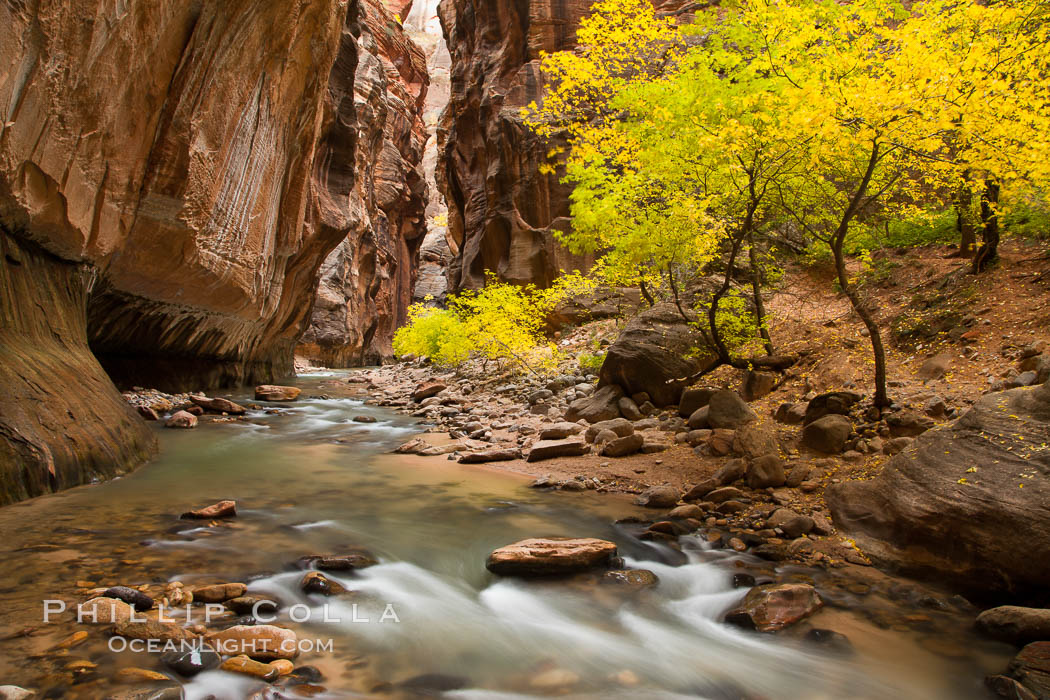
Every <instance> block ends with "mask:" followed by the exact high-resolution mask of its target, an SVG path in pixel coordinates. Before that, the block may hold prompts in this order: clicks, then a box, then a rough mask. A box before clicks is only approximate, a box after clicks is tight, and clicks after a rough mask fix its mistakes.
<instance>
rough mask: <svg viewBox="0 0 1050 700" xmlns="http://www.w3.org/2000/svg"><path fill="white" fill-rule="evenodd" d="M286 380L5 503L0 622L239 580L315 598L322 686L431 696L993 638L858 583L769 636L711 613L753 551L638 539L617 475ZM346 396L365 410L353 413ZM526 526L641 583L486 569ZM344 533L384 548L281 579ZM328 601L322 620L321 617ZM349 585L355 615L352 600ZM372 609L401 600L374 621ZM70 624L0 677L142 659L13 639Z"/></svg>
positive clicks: (859, 685) (257, 589)
mask: <svg viewBox="0 0 1050 700" xmlns="http://www.w3.org/2000/svg"><path fill="white" fill-rule="evenodd" d="M298 383H299V384H300V385H301V386H303V388H304V393H303V398H302V399H301V400H300V401H299V402H297V403H296V404H290V405H288V406H287V407H285V408H282V413H281V414H279V415H270V414H267V413H265V412H262V411H254V412H252V414H251V415H250V418H249V420H248V421H244V422H231V423H223V424H208V423H202V425H201V426H200V427H199V428H198V429H196V430H192V431H169V430H160V429H158V432H159V434H160V438H161V445H162V451H161V455H160V457H159V458H158V459H157V460H155V461H154V462H153V463H151V464H149V465H147V466H146V467H144V468H142V469H140V470H138V471H137V472H135V473H133V474H131V475H129V476H127V477H124V478H122V479H118V480H115V481H112V482H109V483H106V484H101V485H97V486H89V487H83V488H79V489H73V490H71V491H67V492H64V493H60V494H56V495H54V496H48V497H44V498H40V499H35V500H34V501H30V502H27V503H23V504H18V505H15V506H11V507H8V508H4V509H0V528H2V531H3V532H4V533H5V535H6V537H5V542H4V550H5V551H4V562H5V564H6V566H5V567H4V570H3V571H2V573H0V595H2V601H3V604H2V605H0V625H2V627H3V630H2V631H3V632H9V631H11V630H17V629H22V628H23V627H26V626H30V625H37V626H38V627H39V626H40V625H39V618H40V608H41V602H40V601H41V599H42V597H59V598H66V599H68V600H70V601H71V602H72V601H73V600H75V595H74V593H75V585H76V584H75V582H76V581H78V580H82V579H86V580H88V581H92V582H96V583H98V584H99V585H112V584H117V583H130V584H140V583H148V582H164V581H174V580H181V581H184V582H186V583H187V584H190V585H192V584H197V583H211V582H216V581H247V582H249V591H250V592H254V593H260V594H266V595H269V596H273V597H276V598H278V599H280V600H281V601H282V602H283V603H285V604H286V605H287V606H291V605H294V604H299V603H301V604H304V605H306V606H307V607H309V608H310V609H311V610H312V612H313V613H314V614H313V615H312V617H311V620H310V621H308V622H306V623H303V624H295V623H292V622H291V621H290V620H289V619H288V617H287V614H288V608H287V607H286V608H285V609H284V612H283V613H282V619H281V620H280V622H279V624H288V625H289V626H292V627H294V628H296V629H297V631H298V633H299V636H300V638H304V639H331V640H332V643H333V645H334V651H333V653H308V654H304V655H303V656H302V657H301V658H300V659H299V660H298V663H300V664H312V665H316V666H317V667H318V668H320V669H321V670H322V671H323V672H324V673H325V676H326V680H325V681H324V682H323V685H324V686H325V687H326V688H327V694H326V695H324V697H345V696H347V695H348V694H350V693H364V694H366V695H367V694H369V691H370V690H371V689H377V690H382V691H383V692H387V691H389V690H390V686H389V685H384V684H395V685H396V684H397V683H399V682H401V681H404V680H405V679H408V678H411V677H413V676H417V675H419V674H425V673H435V674H448V675H454V676H460V677H462V678H464V679H466V687H465V688H464V689H462V690H457V691H454V692H451V693H449V694H448V696H449V697H457V698H517V697H533V696H540V695H543V694H544V692H545V691H543V690H542V689H540V688H537V687H536V686H535V685H534V684H533V683H534V681H535V679H536V677H537V676H538V675H539V674H541V673H543V672H544V671H545V670H549V669H564V670H565V671H569V672H571V673H572V674H575V675H576V676H578V678H579V681H578V683H576V684H573V685H572V686H571V688H569V689H568V690H567V691H566V692H567V693H568V695H567V696H568V697H602V698H605V697H613V698H616V697H624V698H677V697H691V698H696V697H710V698H723V697H740V696H741V695H742V694H747V696H748V697H763V698H771V699H773V698H784V699H795V698H813V699H817V698H892V699H893V700H899V699H900V698H934V699H936V698H945V699H948V698H952V699H957V698H982V697H985V694H984V691H983V689H982V687H981V679H982V677H983V675H984V674H985V673H986V672H992V671H997V670H999V666H1001V665H1002V663H1003V658H1004V657H1003V654H1004V653H1005V651H1006V650H1005V649H1003V648H1001V647H1000V646H999V645H993V644H989V643H987V642H984V641H981V640H978V639H976V638H975V637H973V636H972V634H971V633H970V632H969V631H968V630H967V627H968V621H967V620H965V619H961V618H958V616H957V615H950V614H940V613H938V614H925V615H919V617H925V620H918V621H917V622H916V624H915V625H914V629H910V628H907V627H905V628H903V629H894V628H893V626H890V628H889V629H886V625H883V626H881V627H880V626H876V625H874V624H872V623H871V622H870V621H869V620H868V618H867V617H865V615H864V614H862V613H863V612H864V606H867V605H871V606H882V607H887V608H888V609H889V610H890V612H897V613H898V618H899V617H900V614H899V613H900V611H899V610H897V611H894V610H893V605H894V604H892V603H890V602H888V601H887V600H885V599H884V598H881V597H879V596H877V595H872V596H869V598H870V600H869V599H864V600H860V601H859V602H857V601H854V603H853V604H852V607H854V608H856V609H852V610H851V609H849V608H850V607H851V605H848V604H847V605H840V606H835V607H828V608H826V609H825V610H824V611H822V612H820V613H818V614H817V615H816V616H814V617H813V618H812V619H811V620H809V621H807V622H805V623H802V624H801V625H800V626H799V628H798V630H796V631H795V632H789V633H784V634H782V635H779V636H775V635H759V634H754V633H746V632H742V631H740V630H738V629H735V628H731V627H728V626H726V625H724V624H722V623H721V622H720V621H719V620H720V619H721V616H722V615H723V614H724V612H725V611H726V610H727V609H728V608H730V607H731V606H732V605H733V604H735V603H736V602H737V601H738V600H739V599H740V598H741V597H742V596H743V594H744V593H745V591H743V590H737V589H733V587H732V574H733V572H734V571H738V570H739V568H738V567H741V566H743V567H750V568H753V569H755V570H768V569H769V565H767V564H763V563H760V562H757V561H756V560H752V559H750V558H749V557H746V556H743V555H737V554H733V553H727V552H724V551H710V550H708V549H707V548H706V546H705V545H704V544H703V543H702V540H701V538H699V537H695V538H685V539H684V541H683V549H684V550H685V555H684V556H683V555H682V554H680V553H677V552H674V551H672V550H670V549H668V548H666V547H663V546H657V545H653V544H651V543H645V542H641V541H639V540H637V539H636V538H634V537H633V536H632V531H631V530H630V529H625V527H621V526H617V525H614V524H613V521H614V520H615V519H616V518H619V517H623V516H627V515H635V514H641V511H640V510H639V509H637V508H636V507H635V506H633V505H631V504H630V501H629V500H628V499H627V497H622V496H611V495H601V494H595V493H593V492H584V493H541V492H537V491H534V490H531V489H528V488H527V483H528V482H527V481H525V480H524V479H522V478H520V477H517V476H514V475H510V474H506V473H501V472H497V471H493V470H489V469H485V468H477V467H462V466H460V465H458V464H455V463H454V462H451V461H449V460H447V459H445V458H444V457H431V458H420V457H412V456H401V455H391V454H388V452H389V450H390V449H391V448H392V447H394V446H396V445H397V444H399V443H400V442H402V441H404V440H406V439H408V438H409V437H410V436H412V435H413V434H415V433H417V432H418V431H419V427H418V426H417V425H415V422H414V420H413V419H410V418H407V417H404V416H400V415H396V414H393V413H390V412H387V411H384V410H380V409H376V408H371V407H367V406H365V405H364V404H363V403H362V402H361V401H360V400H356V399H350V398H328V399H320V398H309V397H310V396H311V395H317V394H321V393H324V394H328V395H332V396H339V395H340V394H341V393H345V392H344V390H345V383H344V382H342V378H341V375H339V374H338V373H335V374H331V375H329V376H313V377H304V378H301V379H300V380H298ZM340 386H341V387H343V389H340V388H339V387H340ZM234 398H235V399H239V400H242V401H248V400H249V397H246V396H243V395H241V396H234ZM362 414H368V415H371V416H374V417H376V418H377V419H378V422H376V423H357V422H354V421H353V417H354V416H357V415H362ZM226 498H229V499H234V500H236V501H237V504H238V517H237V518H236V519H235V520H232V521H229V523H228V524H224V526H222V527H208V526H206V524H193V523H187V522H186V521H180V520H178V515H179V513H181V512H183V511H185V510H187V509H189V508H192V507H197V506H201V505H206V504H208V503H211V502H214V501H217V500H220V499H226ZM537 536H576V537H601V538H605V539H611V540H613V541H615V542H616V543H617V544H618V545H619V546H620V549H621V553H622V554H623V555H625V556H626V557H627V558H628V561H629V563H630V565H631V566H634V567H639V568H647V569H651V570H652V571H654V572H655V573H656V574H657V575H658V576H659V578H660V585H659V586H658V587H657V588H656V589H654V590H652V591H647V592H643V593H641V594H625V593H623V592H620V591H618V590H616V589H615V588H614V587H611V586H608V585H599V584H596V583H594V582H590V581H573V582H540V583H535V582H523V581H516V580H511V579H500V578H497V577H494V576H492V575H490V574H489V573H488V572H487V571H486V570H485V567H484V562H485V559H486V557H487V555H488V553H489V552H491V551H492V550H493V549H494V548H496V547H499V546H501V545H504V544H508V543H510V542H513V541H516V540H518V539H522V538H525V537H537ZM38 545H44V548H40V547H35V546H38ZM55 545H57V547H55ZM355 548H365V549H368V550H371V551H372V552H374V553H375V554H376V555H377V556H378V557H379V559H380V560H381V563H380V564H379V565H377V566H374V567H372V568H369V569H366V570H364V571H362V572H361V573H360V574H358V575H355V576H340V575H331V576H330V578H333V579H335V580H338V581H339V582H341V583H342V584H343V585H344V586H345V587H346V588H347V589H350V590H351V591H355V593H354V594H352V595H348V596H339V597H333V598H329V599H325V598H323V597H319V596H309V595H306V594H304V593H302V592H301V591H300V590H299V585H298V584H299V580H300V579H301V577H302V572H299V571H296V570H294V569H293V568H291V566H290V564H291V563H292V562H294V561H295V560H296V559H297V558H299V557H300V556H303V555H306V554H320V553H339V552H345V551H348V550H350V549H355ZM819 585H820V582H819V581H818V587H819ZM833 597H834V596H833ZM840 598H841V596H840ZM840 602H846V601H845V599H843V600H842V601H840ZM325 604H327V605H328V606H329V607H328V609H327V612H328V616H329V617H330V618H341V620H342V621H341V622H325V621H323V620H322V619H321V618H322V615H323V612H324V608H323V607H322V606H323V605H325ZM354 605H356V606H357V608H356V615H357V616H358V617H368V618H369V622H353V621H351V619H352V618H353V617H354V614H355V612H354V611H355V609H354V607H353V606H354ZM387 606H389V608H388V607H387ZM388 609H392V610H394V611H395V612H396V615H397V617H398V618H399V621H397V622H394V621H391V620H387V621H384V622H380V621H379V617H380V615H381V614H382V613H383V611H385V610H388ZM905 612H907V611H905ZM869 617H870V616H869ZM811 626H815V627H829V628H832V629H835V630H837V631H840V632H843V633H845V634H847V635H848V636H849V637H850V639H851V641H852V643H853V645H854V647H855V648H856V650H857V653H856V654H854V655H853V656H851V657H848V658H846V657H842V656H836V655H833V654H830V653H827V652H823V651H821V650H819V649H816V648H813V647H812V646H807V645H805V644H803V643H802V642H801V641H799V639H798V638H799V637H800V634H798V632H801V631H803V630H804V629H807V628H809V627H811ZM72 629H73V628H72V627H71V626H69V625H51V626H44V627H42V628H41V629H39V630H38V631H37V633H36V634H35V635H33V636H31V637H28V638H15V639H5V640H4V641H0V684H2V683H9V682H15V683H23V684H27V685H33V683H34V682H37V684H38V686H39V679H40V677H41V674H45V675H46V674H47V673H49V672H50V670H51V669H54V670H55V673H59V675H60V671H61V669H62V668H63V664H66V663H68V662H69V661H70V660H75V659H78V658H82V657H84V658H89V659H91V660H92V661H94V662H95V663H98V664H99V670H98V673H97V680H94V681H91V682H88V683H85V684H82V685H77V686H73V687H72V688H70V689H68V693H69V695H70V696H79V697H95V696H101V695H99V693H101V692H102V690H103V689H105V688H108V687H109V686H108V685H107V683H108V674H110V673H111V672H112V671H114V670H115V668H116V667H118V666H123V665H136V666H143V667H146V668H158V669H159V668H160V667H159V665H158V663H157V660H156V658H150V657H149V656H148V655H138V656H136V655H132V654H124V655H119V656H117V657H114V655H113V654H112V653H110V652H108V651H107V650H105V648H104V636H103V635H101V634H95V635H93V637H92V639H91V641H90V642H88V643H86V644H85V645H83V646H82V647H77V648H76V649H74V650H72V651H71V652H69V653H68V654H67V655H66V656H64V657H62V659H61V660H59V661H55V660H53V659H50V657H44V659H43V660H41V658H37V659H30V658H28V655H29V654H31V653H39V652H40V651H42V650H43V649H45V648H47V647H48V646H50V645H51V644H53V643H54V641H55V640H57V639H59V638H61V637H63V636H64V635H67V634H69V633H70V632H71V631H72ZM3 636H4V637H6V636H7V635H3ZM931 640H933V641H932V642H931ZM52 675H54V674H52ZM258 687H259V684H258V683H256V682H254V681H251V680H249V679H246V678H244V677H240V676H236V675H233V674H229V673H224V672H217V671H216V672H209V673H206V674H203V675H201V676H199V677H197V678H196V679H195V680H194V681H193V682H190V683H187V684H186V686H185V692H186V696H187V697H189V698H204V697H217V698H240V697H246V696H247V695H248V694H250V693H251V692H252V691H253V690H254V689H256V688H258ZM387 696H388V697H389V694H387Z"/></svg>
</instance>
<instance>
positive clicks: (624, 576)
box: [601, 569, 660, 590]
mask: <svg viewBox="0 0 1050 700" xmlns="http://www.w3.org/2000/svg"><path fill="white" fill-rule="evenodd" d="M601 582H602V583H606V584H612V585H615V586H623V587H625V588H630V589H636V590H640V589H643V588H652V587H654V586H656V585H658V584H659V583H660V579H659V578H658V577H657V575H656V574H654V573H653V572H652V571H649V570H648V569H616V570H613V571H606V572H605V573H604V574H602V578H601Z"/></svg>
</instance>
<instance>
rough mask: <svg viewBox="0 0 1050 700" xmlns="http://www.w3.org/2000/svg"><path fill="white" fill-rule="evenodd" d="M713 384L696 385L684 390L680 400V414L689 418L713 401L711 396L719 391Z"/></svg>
mask: <svg viewBox="0 0 1050 700" xmlns="http://www.w3.org/2000/svg"><path fill="white" fill-rule="evenodd" d="M718 391H719V390H718V389H717V388H716V387H713V386H696V387H693V388H691V389H686V390H685V391H683V392H682V398H681V399H680V400H679V402H678V415H680V416H681V417H682V418H688V417H689V416H691V415H693V414H694V413H696V412H697V411H699V410H700V409H701V408H703V407H704V406H706V405H707V404H708V402H710V401H711V397H712V396H714V395H715V394H716V393H718Z"/></svg>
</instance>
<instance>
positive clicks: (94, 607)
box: [75, 597, 135, 625]
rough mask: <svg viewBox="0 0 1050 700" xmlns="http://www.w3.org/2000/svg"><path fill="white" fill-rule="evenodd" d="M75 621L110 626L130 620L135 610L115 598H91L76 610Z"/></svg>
mask: <svg viewBox="0 0 1050 700" xmlns="http://www.w3.org/2000/svg"><path fill="white" fill-rule="evenodd" d="M75 612H76V615H77V621H78V622H80V623H84V624H93V625H111V624H113V623H117V622H124V621H125V620H129V619H131V617H132V615H134V614H135V608H133V607H132V606H131V605H129V604H128V603H126V602H124V601H123V600H119V599H117V598H105V597H100V598H92V599H91V600H88V601H86V602H83V603H80V605H78V606H77V608H76V611H75Z"/></svg>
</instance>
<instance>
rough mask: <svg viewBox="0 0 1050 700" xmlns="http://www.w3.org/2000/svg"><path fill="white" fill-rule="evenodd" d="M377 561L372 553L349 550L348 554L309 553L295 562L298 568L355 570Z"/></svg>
mask: <svg viewBox="0 0 1050 700" xmlns="http://www.w3.org/2000/svg"><path fill="white" fill-rule="evenodd" d="M378 563H379V560H378V559H376V558H375V557H374V556H373V555H372V554H370V553H368V552H365V551H361V552H350V553H348V554H309V555H307V556H305V557H300V558H299V561H298V562H296V564H297V565H298V567H299V568H300V569H318V570H320V571H356V570H357V569H364V568H367V567H369V566H375V565H376V564H378Z"/></svg>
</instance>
